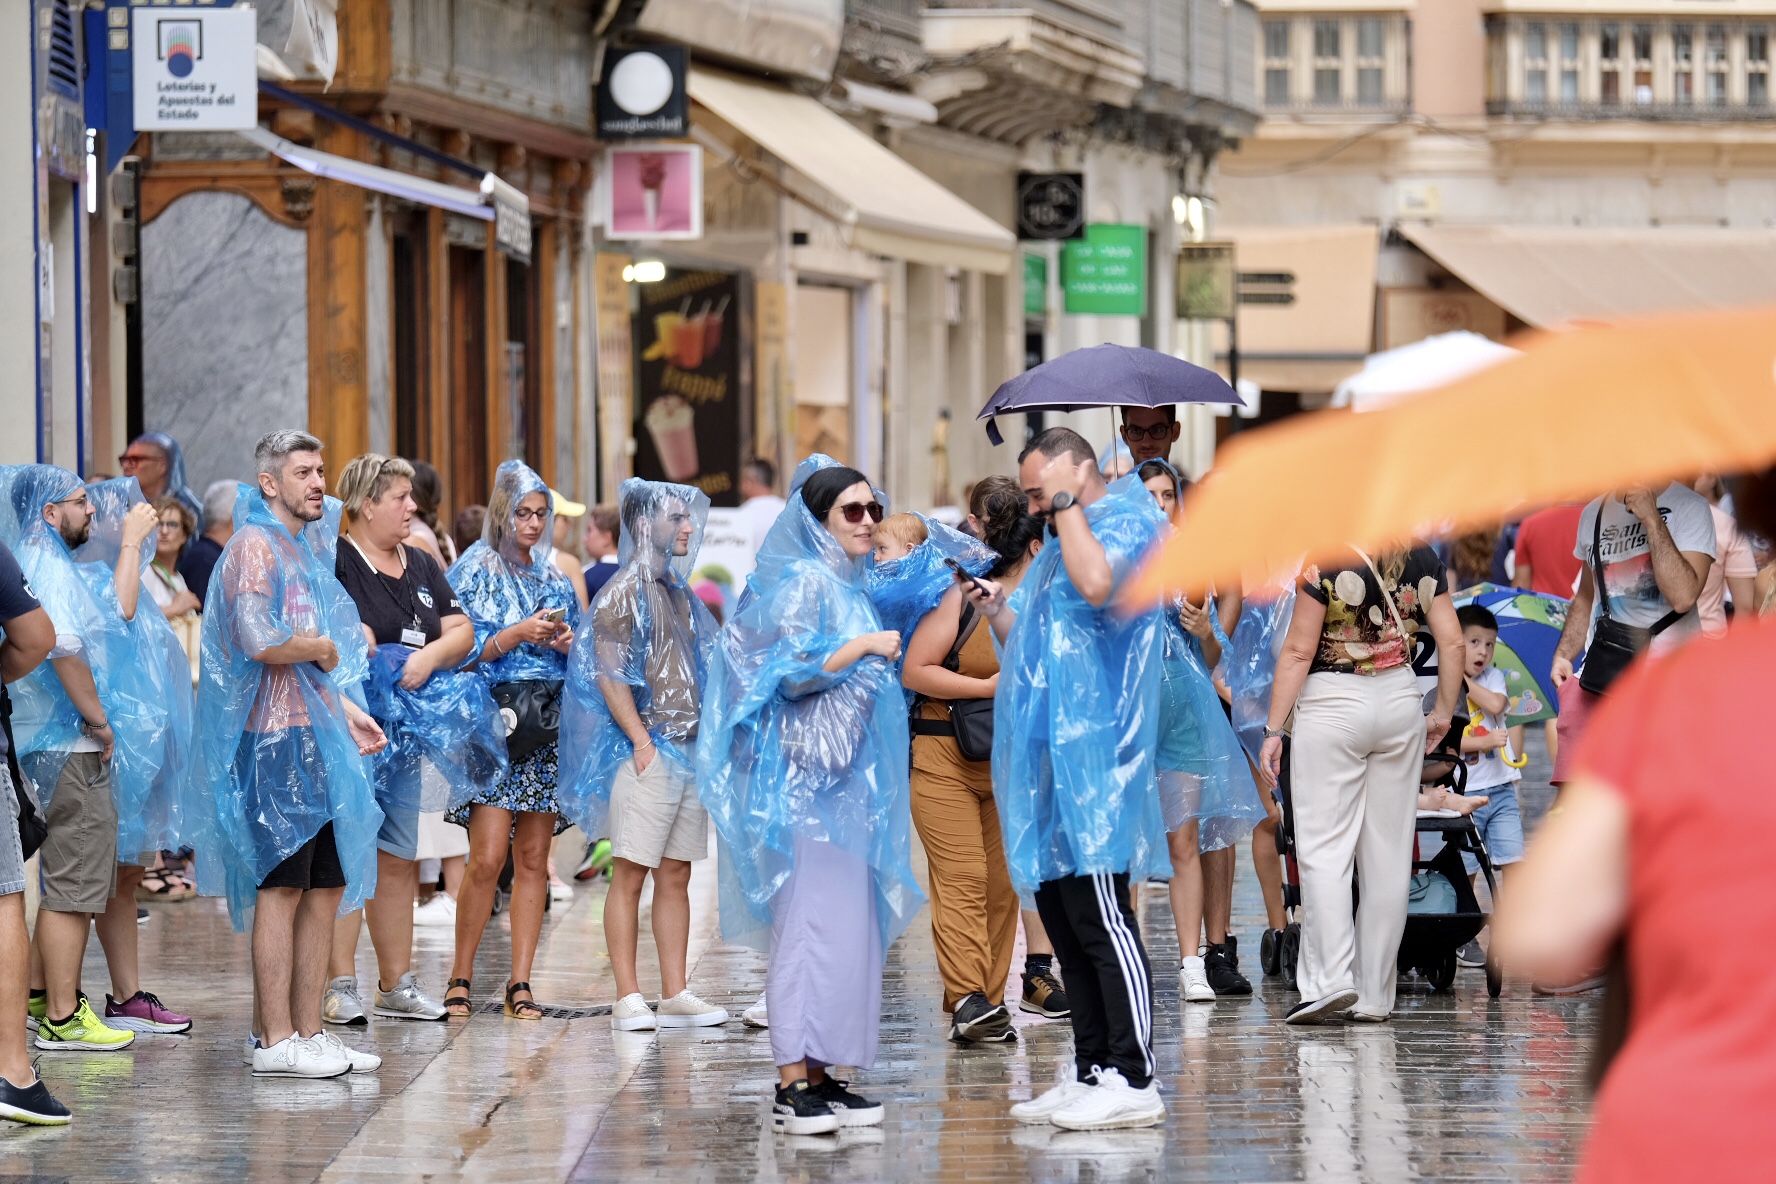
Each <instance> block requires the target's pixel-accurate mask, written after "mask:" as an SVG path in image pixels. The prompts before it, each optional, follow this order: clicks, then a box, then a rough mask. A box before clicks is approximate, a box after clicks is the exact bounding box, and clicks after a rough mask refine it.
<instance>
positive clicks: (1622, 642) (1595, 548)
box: [1579, 499, 1683, 695]
mask: <svg viewBox="0 0 1776 1184" xmlns="http://www.w3.org/2000/svg"><path fill="white" fill-rule="evenodd" d="M1608 504H1609V502H1608V499H1605V501H1604V502H1603V503H1602V504H1600V505H1599V506H1598V507H1597V521H1596V522H1595V523H1594V525H1593V528H1592V533H1591V583H1592V592H1593V594H1594V595H1595V596H1596V598H1597V603H1598V606H1599V608H1600V610H1601V615H1600V616H1599V617H1598V618H1597V627H1596V628H1595V629H1593V630H1592V632H1591V644H1590V645H1588V646H1587V647H1585V664H1584V665H1583V666H1581V667H1580V668H1579V685H1580V686H1581V687H1583V688H1584V689H1585V690H1587V691H1589V692H1591V693H1592V694H1593V695H1601V694H1604V693H1605V692H1606V691H1608V690H1609V689H1610V686H1611V685H1612V684H1613V683H1614V682H1615V681H1616V679H1618V678H1620V677H1622V674H1623V672H1624V671H1626V670H1627V669H1628V667H1629V666H1631V665H1633V663H1634V659H1636V658H1638V657H1640V655H1642V654H1644V653H1646V651H1647V648H1648V647H1649V646H1651V645H1652V644H1653V638H1655V637H1657V636H1659V634H1661V633H1663V632H1665V630H1667V629H1669V628H1671V627H1672V626H1673V625H1675V624H1677V623H1678V622H1679V621H1681V620H1683V614H1682V613H1677V612H1669V613H1666V614H1665V615H1664V616H1662V617H1660V618H1659V619H1658V620H1657V621H1655V622H1653V625H1652V628H1650V629H1648V628H1643V627H1641V626H1639V625H1629V624H1625V623H1624V622H1621V621H1618V620H1616V619H1615V618H1614V617H1612V616H1610V615H1609V596H1608V595H1607V594H1606V592H1605V589H1604V584H1603V559H1602V551H1603V511H1604V508H1605V507H1606V506H1607V505H1608Z"/></svg>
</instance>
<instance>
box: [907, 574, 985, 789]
mask: <svg viewBox="0 0 1776 1184" xmlns="http://www.w3.org/2000/svg"><path fill="white" fill-rule="evenodd" d="M980 621H981V618H980V614H979V613H978V612H977V611H975V607H974V605H973V604H971V603H969V602H968V601H966V600H965V601H963V602H962V615H961V617H960V618H959V619H958V621H957V624H956V644H955V645H953V646H951V647H950V652H949V656H948V657H946V658H944V660H943V666H944V669H945V670H948V671H951V672H952V673H954V672H955V671H956V670H957V668H958V667H959V666H960V665H961V656H962V647H963V646H965V645H967V644H968V639H969V637H971V636H973V634H974V630H975V627H976V626H977V625H979V624H980ZM927 701H929V702H933V703H940V702H944V700H941V699H932V700H927V699H926V698H925V696H923V695H920V696H919V697H918V698H916V699H914V700H913V717H912V720H911V721H910V723H909V727H910V729H911V731H912V733H913V735H915V736H948V737H950V738H951V739H953V740H955V742H956V749H957V751H959V752H960V753H961V754H962V759H963V760H965V761H988V760H992V759H993V700H991V699H951V700H948V706H949V709H950V720H949V722H948V723H945V722H944V721H942V720H936V719H921V718H920V717H919V715H918V711H919V707H920V705H921V704H923V703H925V702H927Z"/></svg>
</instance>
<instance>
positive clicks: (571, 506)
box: [549, 489, 586, 518]
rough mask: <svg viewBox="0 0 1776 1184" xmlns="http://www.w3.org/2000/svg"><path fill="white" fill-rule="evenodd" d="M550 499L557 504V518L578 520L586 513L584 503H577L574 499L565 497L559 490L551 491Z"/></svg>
mask: <svg viewBox="0 0 1776 1184" xmlns="http://www.w3.org/2000/svg"><path fill="white" fill-rule="evenodd" d="M549 497H550V499H551V500H553V501H554V503H555V516H556V517H557V518H578V517H580V516H581V515H583V514H584V513H585V512H586V504H585V503H584V502H576V501H574V500H573V499H572V498H567V497H563V496H562V495H561V491H560V490H558V489H551V490H549Z"/></svg>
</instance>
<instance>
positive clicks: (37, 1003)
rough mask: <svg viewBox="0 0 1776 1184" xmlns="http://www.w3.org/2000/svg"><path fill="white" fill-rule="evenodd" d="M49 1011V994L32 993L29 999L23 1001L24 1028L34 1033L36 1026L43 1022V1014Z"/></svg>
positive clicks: (44, 992) (46, 992)
mask: <svg viewBox="0 0 1776 1184" xmlns="http://www.w3.org/2000/svg"><path fill="white" fill-rule="evenodd" d="M48 1010H49V992H48V991H42V992H38V991H32V992H31V997H30V998H29V999H27V1000H26V1001H25V1027H27V1028H29V1029H31V1031H33V1032H35V1031H36V1030H37V1025H39V1024H41V1023H42V1022H43V1016H44V1013H45V1012H47V1011H48Z"/></svg>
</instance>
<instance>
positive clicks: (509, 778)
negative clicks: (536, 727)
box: [445, 744, 572, 834]
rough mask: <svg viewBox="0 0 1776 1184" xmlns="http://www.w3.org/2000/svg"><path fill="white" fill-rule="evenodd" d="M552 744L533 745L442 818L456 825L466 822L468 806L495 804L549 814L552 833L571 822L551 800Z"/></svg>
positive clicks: (516, 811) (519, 811) (553, 777)
mask: <svg viewBox="0 0 1776 1184" xmlns="http://www.w3.org/2000/svg"><path fill="white" fill-rule="evenodd" d="M556 748H557V746H556V745H554V744H549V745H546V746H544V747H542V748H539V749H537V750H536V751H535V752H533V753H531V754H530V755H529V756H527V757H525V758H524V760H523V761H521V762H520V763H518V764H516V765H513V766H512V768H511V769H510V770H509V771H508V772H507V773H506V775H505V776H504V777H502V778H500V779H499V780H498V781H497V782H495V783H494V784H492V785H490V786H488V787H487V788H486V789H483V790H481V791H480V792H479V793H477V794H476V795H475V796H473V797H471V798H470V799H469V800H468V801H466V802H464V803H462V804H461V805H459V806H457V807H456V808H455V809H453V810H451V811H450V813H449V814H447V815H445V818H446V819H447V820H448V821H450V822H454V823H456V824H457V825H458V826H467V825H468V824H469V810H470V809H471V808H472V807H474V806H496V807H498V808H499V809H501V810H510V811H512V812H513V813H514V814H523V813H529V814H553V815H555V833H556V834H560V833H561V832H562V831H564V830H566V829H567V828H568V827H569V826H571V825H572V823H570V822H569V821H568V820H567V819H565V818H563V817H561V808H560V807H559V806H558V805H556V803H555V783H556V779H557V776H558V773H557V770H556Z"/></svg>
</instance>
